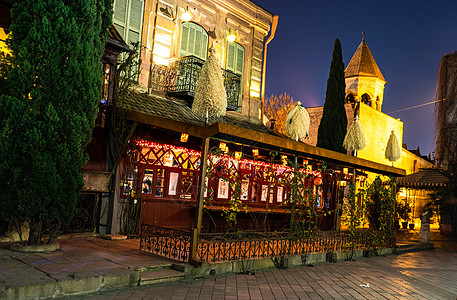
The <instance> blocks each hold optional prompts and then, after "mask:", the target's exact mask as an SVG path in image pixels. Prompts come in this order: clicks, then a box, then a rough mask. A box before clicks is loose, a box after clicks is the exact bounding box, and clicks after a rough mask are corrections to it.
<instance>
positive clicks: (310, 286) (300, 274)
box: [63, 232, 457, 300]
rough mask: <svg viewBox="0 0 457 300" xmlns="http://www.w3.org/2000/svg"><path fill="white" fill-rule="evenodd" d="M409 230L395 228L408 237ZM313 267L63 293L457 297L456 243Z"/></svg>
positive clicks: (440, 241) (441, 241) (77, 299)
mask: <svg viewBox="0 0 457 300" xmlns="http://www.w3.org/2000/svg"><path fill="white" fill-rule="evenodd" d="M410 234H414V232H404V233H402V234H400V236H403V240H408V239H409V238H410V236H409V235H410ZM432 242H434V243H435V246H436V248H435V249H433V250H427V251H420V252H411V253H406V254H402V255H388V256H378V257H374V258H362V259H358V260H357V261H342V262H338V263H333V264H323V265H319V266H315V267H307V266H303V267H296V268H289V269H272V270H267V271H262V272H256V273H255V274H250V275H246V274H236V275H230V276H225V277H209V278H205V279H198V280H195V279H194V280H183V281H181V282H180V283H170V284H160V285H154V286H145V287H138V288H135V289H132V288H127V289H121V290H117V291H107V292H101V293H96V294H92V295H85V296H74V297H67V298H63V299H67V300H70V299H74V300H82V299H85V300H86V299H192V300H193V299H227V300H232V299H240V300H242V299H452V300H455V299H457V243H456V242H455V241H453V240H450V239H447V238H445V237H442V236H440V235H439V234H438V233H437V232H433V234H432Z"/></svg>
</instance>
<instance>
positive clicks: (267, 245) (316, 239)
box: [140, 224, 393, 262]
mask: <svg viewBox="0 0 457 300" xmlns="http://www.w3.org/2000/svg"><path fill="white" fill-rule="evenodd" d="M141 229H142V230H141V243H140V249H141V250H145V251H149V252H152V253H155V254H158V255H161V256H165V257H168V258H172V259H175V260H179V261H187V260H188V258H189V251H190V233H189V232H187V231H181V230H174V229H169V228H163V227H157V226H153V225H146V224H143V225H142V227H141ZM383 236H384V235H383V233H382V232H374V231H366V230H361V231H357V232H355V234H354V235H351V234H350V233H349V232H345V231H312V232H307V233H304V234H303V235H301V236H291V235H290V234H289V233H288V232H274V233H273V232H271V233H259V232H243V233H241V235H240V234H233V235H230V234H221V233H202V234H200V235H199V236H198V241H197V259H198V260H200V261H202V262H218V261H233V260H246V259H256V258H269V257H280V256H284V255H301V254H308V253H319V252H334V251H352V250H360V249H363V250H375V249H379V248H382V247H392V246H393V245H392V244H391V241H390V240H388V239H386V238H383Z"/></svg>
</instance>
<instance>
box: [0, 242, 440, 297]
mask: <svg viewBox="0 0 457 300" xmlns="http://www.w3.org/2000/svg"><path fill="white" fill-rule="evenodd" d="M416 248H417V249H416ZM414 249H415V250H414V251H420V250H425V249H433V244H431V245H426V246H424V245H422V246H420V247H415V248H414ZM408 252H411V251H408ZM392 253H394V251H393V249H391V248H385V249H380V250H377V255H388V254H392ZM402 253H405V252H402ZM371 256H373V253H372V252H370V251H364V250H354V252H353V256H352V257H353V258H354V259H357V258H362V257H371ZM348 258H349V253H348V252H345V251H336V252H327V253H325V252H323V253H311V254H304V255H289V256H284V257H274V258H261V259H254V260H240V261H229V262H219V263H204V264H202V265H201V266H199V267H192V266H190V265H188V264H183V263H178V264H173V265H171V268H172V269H175V270H179V271H181V272H184V278H185V279H191V278H201V277H210V276H220V275H228V274H237V273H243V274H249V273H252V272H254V271H260V270H268V269H273V268H289V267H297V266H314V265H319V264H324V263H332V262H338V261H343V260H347V259H348ZM140 273H141V270H133V269H131V270H126V271H125V272H120V273H117V274H112V273H111V274H104V275H96V276H95V275H94V276H83V277H73V278H72V277H67V278H64V279H56V278H52V277H50V278H49V281H47V282H44V283H39V284H32V285H24V286H17V287H9V288H8V287H3V288H0V299H7V300H10V299H47V298H55V297H63V296H73V295H83V294H90V293H95V292H98V291H103V290H109V289H116V288H122V287H134V286H138V285H139V281H140ZM157 282H161V281H160V280H158V281H157Z"/></svg>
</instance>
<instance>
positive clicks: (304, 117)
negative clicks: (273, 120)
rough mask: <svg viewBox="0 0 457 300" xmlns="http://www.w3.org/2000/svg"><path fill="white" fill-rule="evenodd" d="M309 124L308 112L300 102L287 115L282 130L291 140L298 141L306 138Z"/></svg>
mask: <svg viewBox="0 0 457 300" xmlns="http://www.w3.org/2000/svg"><path fill="white" fill-rule="evenodd" d="M309 122H310V121H309V115H308V111H307V110H306V108H305V107H304V106H303V105H301V103H300V102H297V104H295V106H294V107H292V109H291V110H290V111H289V113H288V114H287V117H286V121H285V123H284V130H285V131H286V134H287V135H288V136H289V137H290V138H291V139H293V140H296V141H298V140H299V139H301V138H304V137H306V136H308V132H309Z"/></svg>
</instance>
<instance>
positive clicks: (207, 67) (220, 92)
mask: <svg viewBox="0 0 457 300" xmlns="http://www.w3.org/2000/svg"><path fill="white" fill-rule="evenodd" d="M226 110H227V93H226V92H225V87H224V79H223V77H222V70H221V63H220V62H219V59H218V58H217V53H216V50H215V49H214V48H213V47H211V48H210V49H209V55H208V59H207V60H206V62H205V63H204V65H203V68H202V70H201V72H200V77H199V78H198V82H197V87H196V89H195V97H194V101H193V104H192V111H193V112H194V113H197V114H200V115H203V116H206V118H207V117H212V116H214V117H220V116H223V115H225V113H226Z"/></svg>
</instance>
